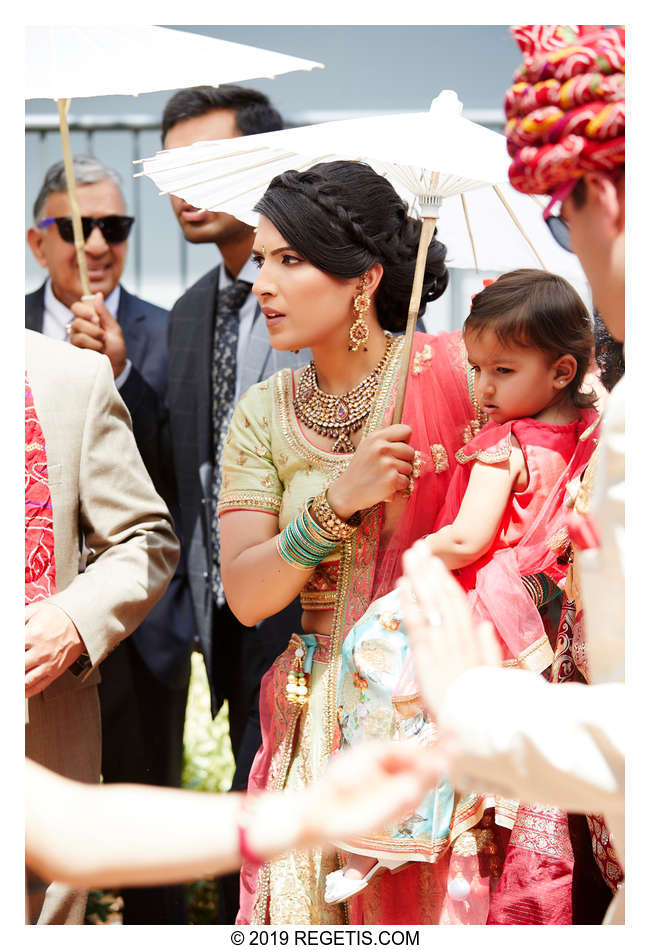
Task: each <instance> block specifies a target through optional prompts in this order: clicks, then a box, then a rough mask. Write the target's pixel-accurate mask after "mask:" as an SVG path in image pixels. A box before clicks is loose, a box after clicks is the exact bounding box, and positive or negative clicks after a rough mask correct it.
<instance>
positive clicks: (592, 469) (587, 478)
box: [574, 444, 600, 515]
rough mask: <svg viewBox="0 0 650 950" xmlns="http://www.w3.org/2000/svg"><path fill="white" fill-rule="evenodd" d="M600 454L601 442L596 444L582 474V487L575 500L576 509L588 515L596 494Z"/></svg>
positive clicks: (580, 513)
mask: <svg viewBox="0 0 650 950" xmlns="http://www.w3.org/2000/svg"><path fill="white" fill-rule="evenodd" d="M599 455H600V444H598V445H597V446H596V448H595V449H594V451H593V455H592V456H591V458H590V459H589V463H588V465H587V467H586V469H585V473H584V475H583V476H582V481H581V482H580V487H579V488H578V493H577V495H576V500H575V505H574V507H575V510H576V511H577V512H578V514H579V515H586V514H587V513H588V512H589V509H590V508H591V500H592V498H593V494H594V483H595V476H596V466H597V460H598V456H599Z"/></svg>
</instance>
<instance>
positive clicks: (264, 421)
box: [262, 416, 269, 429]
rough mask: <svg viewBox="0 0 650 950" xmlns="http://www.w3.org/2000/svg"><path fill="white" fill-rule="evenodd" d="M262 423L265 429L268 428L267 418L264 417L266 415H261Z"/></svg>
mask: <svg viewBox="0 0 650 950" xmlns="http://www.w3.org/2000/svg"><path fill="white" fill-rule="evenodd" d="M262 425H263V426H264V428H265V429H268V427H269V420H268V419H267V418H266V416H262Z"/></svg>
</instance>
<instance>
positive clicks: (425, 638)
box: [399, 540, 501, 718]
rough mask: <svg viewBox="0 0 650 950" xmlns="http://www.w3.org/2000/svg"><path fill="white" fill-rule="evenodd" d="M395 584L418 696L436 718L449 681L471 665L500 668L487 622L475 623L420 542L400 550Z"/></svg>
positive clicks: (459, 590) (453, 585)
mask: <svg viewBox="0 0 650 950" xmlns="http://www.w3.org/2000/svg"><path fill="white" fill-rule="evenodd" d="M403 566H404V577H402V578H401V579H400V582H399V592H400V602H401V605H402V612H403V616H404V624H405V626H406V629H407V631H408V634H409V642H410V648H411V653H412V656H413V665H414V667H415V673H416V676H417V679H418V683H419V686H420V692H421V696H422V699H423V701H424V703H425V705H426V706H427V708H428V709H429V711H430V712H431V713H432V714H433V715H434V717H436V718H437V717H438V715H439V712H440V709H441V708H442V705H443V703H444V701H445V697H446V695H447V691H448V689H449V687H450V686H451V684H452V683H453V682H454V681H455V680H456V679H457V678H458V677H459V676H460V675H461V674H462V673H464V672H466V671H467V670H470V669H472V668H473V667H475V666H500V665H501V650H500V648H499V644H498V641H497V638H496V635H495V633H494V630H493V628H492V624H490V623H489V622H488V621H482V622H481V623H479V624H475V622H474V619H473V617H472V612H471V609H470V606H469V602H468V600H467V597H466V595H465V592H464V591H463V589H462V587H461V586H460V584H458V582H457V581H456V580H455V578H454V577H453V576H452V575H451V574H450V573H449V571H448V570H447V568H446V567H445V566H444V564H443V563H442V561H441V560H440V559H439V558H437V557H434V556H433V555H432V554H430V552H429V548H428V545H427V543H426V541H424V540H420V541H417V542H416V543H415V544H414V545H413V547H412V548H411V549H410V550H408V551H406V552H405V554H404V560H403Z"/></svg>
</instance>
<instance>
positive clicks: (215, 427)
mask: <svg viewBox="0 0 650 950" xmlns="http://www.w3.org/2000/svg"><path fill="white" fill-rule="evenodd" d="M252 286H253V285H252V284H250V283H249V282H248V281H246V280H235V281H233V283H232V284H229V285H228V286H227V287H224V288H222V289H221V290H220V291H219V296H218V298H217V312H216V314H215V319H214V343H213V349H212V435H213V442H212V444H213V450H214V451H213V460H214V467H213V479H212V550H213V558H212V564H211V566H210V586H211V588H212V594H213V596H214V598H215V600H216V602H217V604H218V606H219V607H221V606H223V604H224V603H225V596H224V592H223V586H222V584H221V571H220V570H219V519H218V518H217V502H218V501H219V492H220V490H221V453H222V451H223V447H224V443H225V441H226V436H227V434H228V427H229V425H230V418H231V416H232V412H233V409H234V408H235V407H234V401H235V391H236V388H237V341H238V338H239V310H240V308H241V307H242V306H243V304H244V302H245V300H246V298H247V297H248V295H249V293H250V291H251V287H252Z"/></svg>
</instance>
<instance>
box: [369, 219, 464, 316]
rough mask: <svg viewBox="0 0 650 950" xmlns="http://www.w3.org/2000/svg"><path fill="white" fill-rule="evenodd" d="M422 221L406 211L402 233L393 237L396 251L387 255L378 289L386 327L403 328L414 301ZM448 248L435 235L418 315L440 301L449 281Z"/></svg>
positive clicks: (380, 314)
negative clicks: (412, 298) (428, 304)
mask: <svg viewBox="0 0 650 950" xmlns="http://www.w3.org/2000/svg"><path fill="white" fill-rule="evenodd" d="M421 230H422V222H421V221H420V220H418V219H416V218H410V217H408V216H407V215H406V214H405V215H404V220H403V222H402V226H401V228H400V230H399V232H396V233H395V235H394V236H393V239H392V244H393V247H394V249H395V253H393V254H392V255H391V254H390V250H392V248H391V249H388V250H389V254H388V255H387V258H386V260H385V261H382V263H383V265H384V276H383V278H382V281H381V283H380V285H379V290H378V291H377V297H376V302H377V313H378V316H379V319H380V322H381V324H382V326H383V327H384V328H385V329H386V330H403V329H404V327H405V326H406V317H407V315H408V308H409V304H410V302H411V292H412V287H413V276H414V274H415V261H416V258H417V253H418V244H419V241H420V231H421ZM446 254H447V248H446V247H445V245H444V244H442V243H441V242H440V241H438V240H436V238H435V236H434V238H433V240H432V241H431V244H430V245H429V250H428V252H427V263H426V266H425V270H424V280H423V283H422V296H421V298H420V307H419V310H418V314H419V316H422V314H423V313H424V310H425V307H426V305H427V303H429V302H430V301H431V300H437V299H438V297H440V295H441V294H442V293H443V292H444V291H445V289H446V287H447V284H448V283H449V271H448V270H447V266H446V264H445V256H446Z"/></svg>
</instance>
